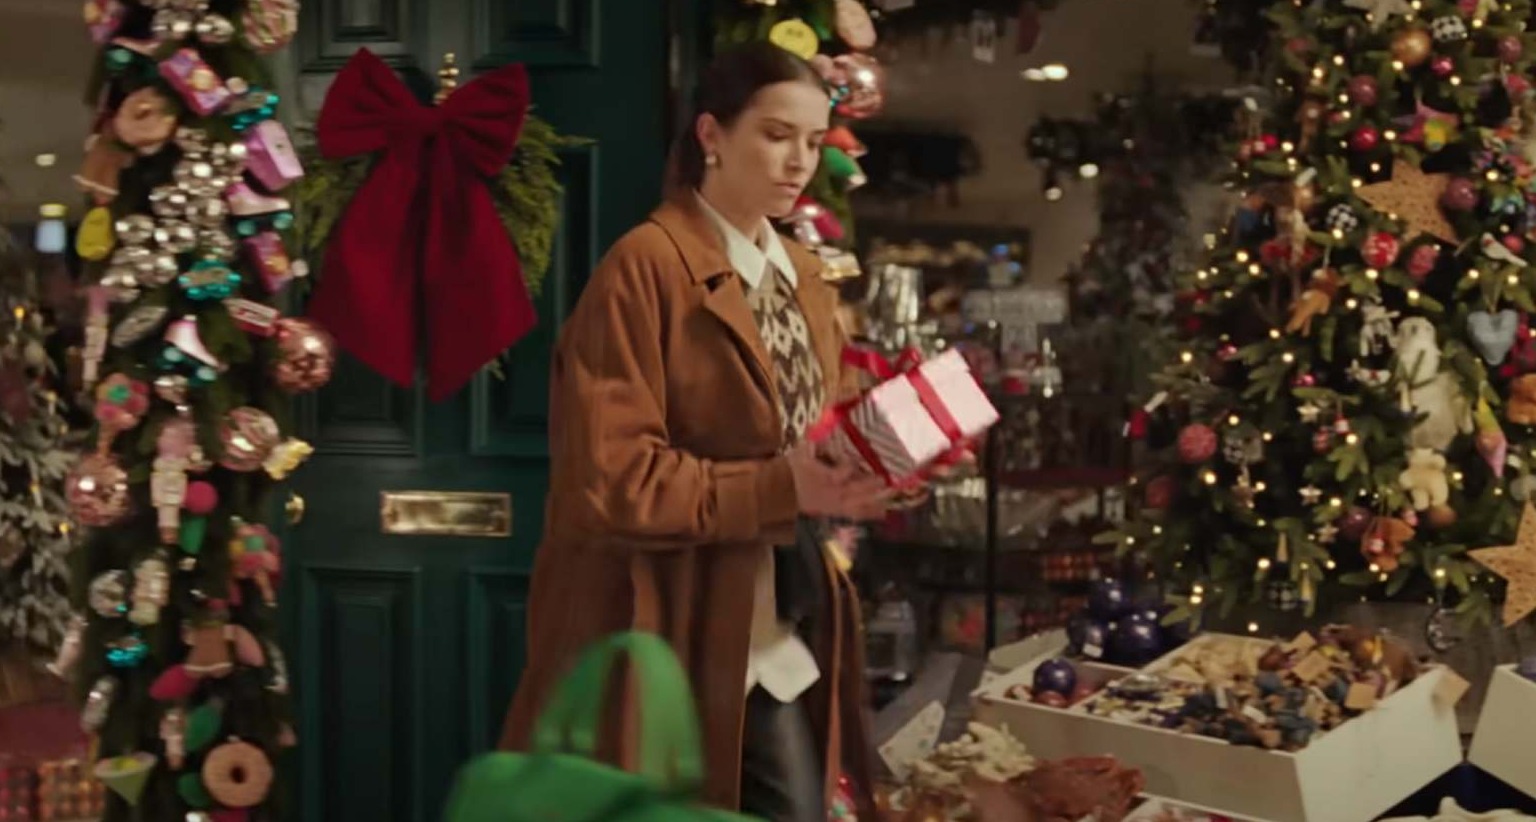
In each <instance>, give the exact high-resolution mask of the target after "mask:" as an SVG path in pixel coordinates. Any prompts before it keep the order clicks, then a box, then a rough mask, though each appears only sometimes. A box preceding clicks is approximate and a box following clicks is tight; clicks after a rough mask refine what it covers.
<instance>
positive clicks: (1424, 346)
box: [1395, 317, 1472, 451]
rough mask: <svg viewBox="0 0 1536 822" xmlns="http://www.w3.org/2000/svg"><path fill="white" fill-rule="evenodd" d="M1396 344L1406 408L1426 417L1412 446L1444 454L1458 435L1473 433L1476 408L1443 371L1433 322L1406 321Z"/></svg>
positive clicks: (1399, 330) (1453, 379) (1401, 326)
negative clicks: (1474, 408) (1473, 408)
mask: <svg viewBox="0 0 1536 822" xmlns="http://www.w3.org/2000/svg"><path fill="white" fill-rule="evenodd" d="M1395 342H1396V348H1397V369H1398V384H1399V386H1400V389H1401V391H1402V397H1401V401H1402V406H1403V409H1404V410H1405V411H1412V412H1414V413H1415V414H1418V415H1420V416H1421V417H1422V418H1421V419H1420V420H1419V423H1418V425H1416V426H1414V429H1413V435H1412V437H1411V443H1412V445H1413V447H1415V448H1432V449H1434V450H1436V451H1444V450H1445V449H1446V447H1447V446H1449V445H1450V444H1451V441H1452V440H1454V439H1456V435H1457V434H1458V433H1460V434H1470V433H1472V407H1471V405H1470V404H1469V403H1468V402H1467V398H1466V396H1465V395H1464V394H1462V392H1461V387H1460V386H1459V385H1457V384H1456V378H1455V376H1454V375H1452V374H1451V373H1450V372H1448V371H1441V370H1440V344H1439V342H1438V341H1437V340H1436V339H1435V327H1434V325H1432V324H1431V323H1430V322H1429V320H1427V319H1425V318H1423V317H1409V318H1408V319H1406V320H1403V321H1402V322H1401V323H1399V324H1398V326H1397V335H1396V340H1395Z"/></svg>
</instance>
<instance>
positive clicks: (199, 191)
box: [171, 156, 223, 213]
mask: <svg viewBox="0 0 1536 822" xmlns="http://www.w3.org/2000/svg"><path fill="white" fill-rule="evenodd" d="M171 177H172V178H173V179H175V180H176V185H177V186H179V187H180V188H181V190H182V191H184V192H186V193H187V195H188V196H189V197H214V196H217V195H218V194H220V193H222V191H223V189H220V188H218V187H217V186H216V185H214V181H213V178H214V169H213V163H210V162H208V161H207V160H204V159H202V158H201V157H200V156H187V157H184V158H182V160H181V162H179V163H177V164H176V168H175V169H174V170H172V172H171ZM183 213H185V211H183Z"/></svg>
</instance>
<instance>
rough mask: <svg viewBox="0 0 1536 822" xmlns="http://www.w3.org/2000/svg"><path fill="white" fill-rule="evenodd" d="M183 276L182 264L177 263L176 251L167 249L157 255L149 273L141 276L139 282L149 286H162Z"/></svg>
mask: <svg viewBox="0 0 1536 822" xmlns="http://www.w3.org/2000/svg"><path fill="white" fill-rule="evenodd" d="M179 276H181V266H179V265H177V264H176V255H175V253H173V252H171V251H169V250H166V251H163V252H161V253H159V254H156V255H155V264H154V267H153V268H152V269H150V272H149V273H148V274H142V275H140V276H139V282H141V283H143V284H145V285H149V286H162V285H165V284H166V283H168V282H170V281H171V280H174V279H176V278H177V277H179Z"/></svg>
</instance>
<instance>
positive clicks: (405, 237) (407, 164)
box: [309, 49, 538, 401]
mask: <svg viewBox="0 0 1536 822" xmlns="http://www.w3.org/2000/svg"><path fill="white" fill-rule="evenodd" d="M528 103H529V94H528V72H527V71H526V70H524V68H523V67H522V66H520V65H510V66H505V67H503V68H500V69H497V70H495V71H493V72H490V73H489V74H485V75H482V76H480V77H477V78H476V79H474V80H472V81H471V82H469V83H467V84H465V85H464V86H463V87H461V88H459V89H458V90H456V91H454V92H453V94H452V95H450V96H449V97H448V98H447V99H446V100H444V101H443V103H442V105H440V106H436V107H433V106H423V105H421V104H420V103H418V102H417V101H416V98H415V97H414V96H413V95H412V94H411V92H410V90H409V89H407V88H406V86H405V84H404V83H402V82H401V81H400V78H398V77H396V76H395V73H394V72H393V71H392V70H390V68H389V67H388V66H386V65H385V64H384V61H382V60H380V59H379V58H378V57H375V56H374V54H373V53H372V52H370V51H368V50H367V49H360V50H358V52H357V53H356V54H354V55H353V56H352V59H351V60H348V61H347V64H346V66H345V67H343V68H342V70H341V72H340V73H339V74H337V75H336V80H335V82H334V83H332V85H331V89H330V91H329V92H328V93H327V94H326V96H325V105H324V106H323V107H322V108H321V109H320V119H319V122H318V124H317V126H318V127H317V131H318V135H319V143H320V153H321V154H323V155H324V156H325V157H327V158H330V159H336V158H341V157H351V156H354V155H358V154H367V153H374V152H379V153H380V156H379V159H378V162H377V164H376V165H375V166H374V168H373V170H372V172H371V173H370V174H369V175H368V180H367V181H366V182H365V183H364V184H363V186H362V188H361V189H360V190H359V191H358V193H357V196H356V197H355V198H354V199H353V201H352V204H351V205H350V206H349V207H348V208H347V212H346V214H345V215H343V217H342V219H341V221H340V223H339V224H338V226H337V228H336V231H335V232H334V234H333V235H332V237H331V241H330V247H329V249H328V250H327V252H326V257H325V269H324V273H323V276H322V277H321V279H320V283H319V285H318V286H317V289H316V292H315V296H314V300H313V301H312V302H311V303H310V307H309V313H310V315H311V316H313V317H314V318H315V319H317V320H319V321H320V322H321V323H322V324H323V325H325V327H326V328H327V329H328V330H329V331H330V332H331V334H332V335H333V336H334V337H335V338H336V342H337V344H338V345H340V346H341V347H342V348H344V349H346V350H347V351H348V352H349V353H351V354H352V355H353V356H355V357H357V358H358V359H359V360H361V361H362V362H363V363H364V364H366V365H368V366H369V367H370V368H373V369H374V370H376V371H378V372H379V373H381V374H383V375H384V376H385V377H388V378H389V379H391V380H393V381H394V382H396V383H399V384H400V385H402V386H407V387H408V386H410V385H411V384H412V383H413V382H414V378H415V370H416V368H415V366H416V331H417V323H418V322H420V321H421V320H422V319H424V320H425V323H426V337H427V340H428V351H427V354H426V361H427V388H428V396H429V397H431V399H432V400H434V401H437V400H442V399H444V398H446V397H448V396H450V395H451V394H453V393H454V392H455V391H457V390H459V389H460V388H462V387H463V386H464V384H465V383H467V382H469V380H470V378H471V377H473V376H474V375H475V372H476V371H478V370H479V369H480V368H481V367H482V366H484V365H485V364H486V363H487V362H490V361H491V360H492V359H494V358H495V357H496V356H497V355H498V354H500V353H501V352H502V351H505V350H506V349H507V348H509V347H511V345H512V344H513V343H515V342H517V341H518V339H520V338H521V337H522V336H523V335H524V334H526V333H528V331H529V329H531V328H533V326H534V324H535V323H536V322H537V319H538V318H537V315H536V313H535V311H534V308H533V300H532V299H531V298H530V297H529V295H528V287H527V285H526V284H525V283H524V282H523V268H522V263H521V262H520V261H519V260H518V256H517V249H516V248H515V247H514V246H513V245H512V240H511V238H510V237H508V236H507V231H506V228H505V227H503V225H502V222H501V219H500V218H499V217H498V216H497V214H496V207H495V205H494V204H493V203H492V202H491V195H490V192H489V191H488V190H487V188H486V183H487V181H488V180H490V179H493V178H494V177H495V175H496V174H498V173H499V172H500V171H501V169H502V168H503V167H504V166H505V165H506V164H507V162H508V160H509V159H511V157H512V152H513V150H514V149H515V148H516V147H517V139H518V136H519V135H520V134H521V133H522V129H523V121H524V119H526V117H527V114H528ZM418 299H420V300H421V303H422V304H423V305H422V307H421V308H418V302H417V301H418Z"/></svg>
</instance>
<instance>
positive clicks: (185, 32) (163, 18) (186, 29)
mask: <svg viewBox="0 0 1536 822" xmlns="http://www.w3.org/2000/svg"><path fill="white" fill-rule="evenodd" d="M195 22H196V21H195V20H194V19H193V17H192V15H190V14H187V13H185V12H183V11H180V10H178V9H170V8H165V9H160V10H159V11H157V12H155V18H154V20H153V21H151V22H150V24H149V31H150V33H151V34H153V35H154V37H155V39H156V40H160V41H162V42H164V41H168V40H185V39H187V38H188V37H190V36H191V35H192V29H193V26H194V25H195Z"/></svg>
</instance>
